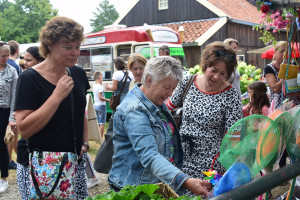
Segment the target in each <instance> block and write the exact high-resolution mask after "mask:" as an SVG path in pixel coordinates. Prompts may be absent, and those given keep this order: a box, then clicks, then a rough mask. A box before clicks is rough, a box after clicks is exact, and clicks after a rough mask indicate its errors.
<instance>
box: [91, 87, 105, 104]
mask: <svg viewBox="0 0 300 200" xmlns="http://www.w3.org/2000/svg"><path fill="white" fill-rule="evenodd" d="M100 92H102V96H103V97H105V96H104V89H103V86H102V85H100V84H99V83H95V84H94V85H93V94H94V102H95V103H94V105H95V106H101V105H106V103H105V101H101V100H100V99H99V93H100Z"/></svg>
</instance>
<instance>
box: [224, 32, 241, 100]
mask: <svg viewBox="0 0 300 200" xmlns="http://www.w3.org/2000/svg"><path fill="white" fill-rule="evenodd" d="M224 43H225V44H228V45H229V46H230V47H231V48H232V49H233V51H234V52H235V53H236V54H237V51H238V48H239V42H238V41H237V40H236V39H233V38H228V39H226V40H224ZM240 77H241V75H240V73H239V72H238V70H237V69H235V70H234V72H233V73H232V74H231V76H230V77H229V79H228V80H227V81H228V82H229V83H230V84H231V85H232V86H233V87H234V88H235V89H236V90H237V91H238V93H239V94H240V95H241V87H240Z"/></svg>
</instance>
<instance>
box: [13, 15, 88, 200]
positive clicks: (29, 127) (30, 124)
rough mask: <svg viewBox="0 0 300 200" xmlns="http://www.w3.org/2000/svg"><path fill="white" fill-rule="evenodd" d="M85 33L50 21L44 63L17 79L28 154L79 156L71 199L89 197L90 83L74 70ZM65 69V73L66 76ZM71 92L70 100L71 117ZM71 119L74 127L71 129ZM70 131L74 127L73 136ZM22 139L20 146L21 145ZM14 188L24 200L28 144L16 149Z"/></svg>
mask: <svg viewBox="0 0 300 200" xmlns="http://www.w3.org/2000/svg"><path fill="white" fill-rule="evenodd" d="M83 39H84V35H83V27H82V26H81V25H80V24H78V23H77V22H75V21H74V20H72V19H70V18H67V17H54V18H52V19H51V20H49V21H48V22H47V23H46V25H45V26H44V27H43V28H42V29H41V31H40V38H39V40H40V42H41V46H40V52H41V55H42V56H43V57H45V58H46V59H45V60H44V61H43V62H41V63H39V64H37V65H35V66H34V67H32V68H29V69H27V70H26V71H24V72H23V73H22V74H21V76H20V77H19V79H18V84H17V92H16V103H15V115H16V121H17V125H18V129H19V131H20V134H21V136H22V138H21V139H23V140H28V142H29V143H28V147H29V149H40V150H41V151H52V152H74V146H75V145H74V143H73V139H72V138H73V134H75V135H76V147H77V148H76V152H74V153H77V155H78V156H79V160H78V164H77V174H76V176H77V179H76V186H75V191H74V194H75V196H76V199H85V198H86V197H87V196H88V191H87V184H86V178H85V177H86V172H85V157H86V152H87V151H88V149H89V143H88V130H87V129H88V122H87V118H86V114H85V106H86V94H87V90H88V89H89V87H90V86H89V82H88V80H87V76H86V73H85V71H84V70H83V69H82V68H80V67H77V66H76V62H77V60H78V57H79V55H80V49H79V47H80V44H81V42H82V40H83ZM68 69H69V72H70V73H69V72H68ZM71 91H72V92H73V94H74V99H73V104H74V108H75V109H74V108H73V112H74V113H73V114H74V115H73V116H72V110H71V104H72V103H71V94H70V93H71ZM73 117H75V119H74V120H75V121H76V123H75V124H73V121H72V119H73ZM73 126H75V128H74V129H75V133H74V129H73ZM21 139H20V140H21ZM18 144H19V145H18V155H17V156H18V158H19V157H20V160H22V162H19V163H18V168H17V182H18V187H19V191H20V193H21V197H22V199H28V194H30V190H31V188H29V184H28V181H29V176H30V173H29V166H28V163H29V156H28V152H27V150H28V149H27V145H26V142H25V144H24V143H21V144H22V145H20V141H19V143H18Z"/></svg>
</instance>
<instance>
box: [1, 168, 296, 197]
mask: <svg viewBox="0 0 300 200" xmlns="http://www.w3.org/2000/svg"><path fill="white" fill-rule="evenodd" d="M9 173H10V175H9V179H8V182H9V187H8V189H7V190H6V192H5V193H2V194H0V199H1V200H18V199H21V197H20V193H19V190H18V185H17V181H16V180H17V179H16V171H15V170H10V171H9ZM97 176H98V177H99V179H100V184H99V185H98V186H95V187H93V188H91V189H89V195H90V196H95V195H97V194H101V193H105V192H107V191H108V190H109V185H108V183H107V174H100V173H98V174H97ZM289 185H290V184H287V185H285V186H280V187H277V188H275V189H273V190H272V195H273V197H272V198H271V199H273V200H275V199H276V198H275V197H276V196H277V195H282V194H284V193H285V192H286V191H287V190H288V189H289Z"/></svg>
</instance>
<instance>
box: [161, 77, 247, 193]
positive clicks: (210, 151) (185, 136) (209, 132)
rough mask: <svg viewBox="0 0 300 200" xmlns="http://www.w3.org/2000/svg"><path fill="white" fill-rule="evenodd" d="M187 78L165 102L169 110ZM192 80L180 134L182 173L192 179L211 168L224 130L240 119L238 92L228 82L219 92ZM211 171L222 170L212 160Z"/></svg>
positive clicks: (186, 78) (185, 78) (177, 99)
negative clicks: (205, 87)
mask: <svg viewBox="0 0 300 200" xmlns="http://www.w3.org/2000/svg"><path fill="white" fill-rule="evenodd" d="M189 78H190V76H186V77H184V79H183V81H182V83H180V84H178V86H177V88H176V89H175V90H174V92H173V95H172V97H171V98H170V100H169V102H168V103H167V105H168V107H169V109H171V110H172V109H174V108H176V107H177V103H178V101H179V99H180V96H181V94H182V92H183V90H184V88H185V86H186V84H187V82H188V80H189ZM195 80H196V78H195V79H194V83H193V84H192V85H191V87H190V89H189V91H188V93H187V95H186V98H185V100H184V102H183V119H182V124H181V127H180V135H181V140H182V146H183V151H184V163H183V172H185V173H186V174H188V175H190V176H191V177H193V178H200V179H203V178H204V174H203V173H202V171H208V170H209V169H211V164H212V161H213V159H214V157H215V156H216V155H217V154H218V152H219V150H220V146H221V143H222V139H223V137H224V135H225V133H226V132H227V131H228V130H229V128H230V127H231V126H232V125H233V124H234V123H235V122H236V121H238V120H239V119H241V118H242V105H241V99H240V95H239V94H238V92H237V91H236V89H235V88H233V87H232V86H231V85H230V86H229V87H227V88H225V89H224V90H223V91H220V92H217V93H209V94H208V93H205V92H202V91H200V90H199V89H198V87H197V86H196V85H195ZM214 170H216V171H217V172H218V173H224V172H225V169H224V168H223V167H222V166H221V164H220V163H219V162H218V161H215V163H214ZM191 194H192V193H189V192H187V193H186V195H191Z"/></svg>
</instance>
